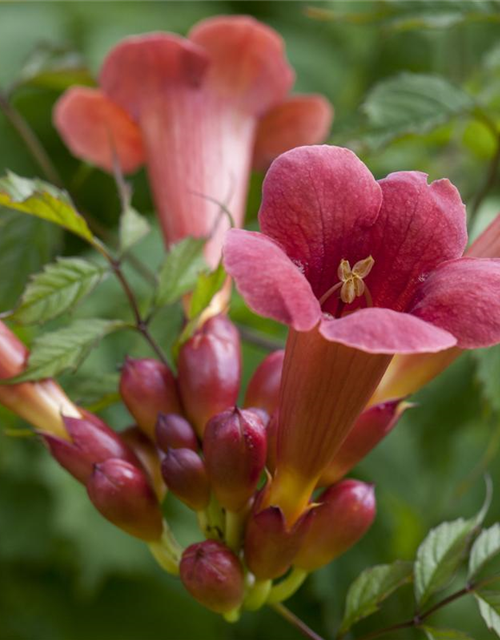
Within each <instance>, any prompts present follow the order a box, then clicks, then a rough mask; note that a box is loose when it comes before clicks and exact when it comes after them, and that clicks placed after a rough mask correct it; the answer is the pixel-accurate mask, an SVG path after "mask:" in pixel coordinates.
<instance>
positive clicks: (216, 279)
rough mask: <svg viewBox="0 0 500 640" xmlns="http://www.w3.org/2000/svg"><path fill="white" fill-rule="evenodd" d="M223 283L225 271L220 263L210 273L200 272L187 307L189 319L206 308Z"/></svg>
mask: <svg viewBox="0 0 500 640" xmlns="http://www.w3.org/2000/svg"><path fill="white" fill-rule="evenodd" d="M225 281H226V270H225V269H224V265H223V264H222V262H221V263H220V264H219V266H218V267H217V269H215V270H214V271H211V272H210V273H204V272H203V271H202V272H201V273H200V275H199V276H198V280H197V282H196V286H195V288H194V291H193V295H192V296H191V303H190V305H189V318H190V319H191V318H196V316H199V315H200V313H201V312H202V311H204V310H205V309H206V308H207V307H208V305H209V304H210V302H211V301H212V298H213V297H214V295H215V294H216V293H217V292H218V291H220V289H221V287H222V286H223V284H224V282H225Z"/></svg>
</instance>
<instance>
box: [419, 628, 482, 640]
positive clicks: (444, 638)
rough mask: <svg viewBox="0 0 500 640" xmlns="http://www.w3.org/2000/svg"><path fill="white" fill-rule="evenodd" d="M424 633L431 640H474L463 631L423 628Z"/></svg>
mask: <svg viewBox="0 0 500 640" xmlns="http://www.w3.org/2000/svg"><path fill="white" fill-rule="evenodd" d="M422 631H424V632H425V635H426V636H427V638H428V639H429V640H473V638H472V637H471V636H470V635H469V634H468V633H464V632H463V631H458V630H457V629H436V628H435V627H428V626H427V625H426V626H424V627H422Z"/></svg>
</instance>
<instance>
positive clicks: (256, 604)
mask: <svg viewBox="0 0 500 640" xmlns="http://www.w3.org/2000/svg"><path fill="white" fill-rule="evenodd" d="M272 584H273V581H272V580H256V581H255V583H254V584H253V585H252V586H251V587H250V588H249V590H248V593H247V596H246V598H245V601H244V603H243V605H244V607H245V609H248V611H257V609H260V608H261V607H262V606H264V605H265V604H266V602H267V601H268V598H269V593H270V591H271V587H272Z"/></svg>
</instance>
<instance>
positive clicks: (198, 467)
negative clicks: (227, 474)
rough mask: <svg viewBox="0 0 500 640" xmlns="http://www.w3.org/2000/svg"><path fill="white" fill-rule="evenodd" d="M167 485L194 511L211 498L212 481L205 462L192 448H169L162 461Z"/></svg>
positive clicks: (203, 506) (162, 470)
mask: <svg viewBox="0 0 500 640" xmlns="http://www.w3.org/2000/svg"><path fill="white" fill-rule="evenodd" d="M161 472H162V475H163V479H164V480H165V483H166V485H167V487H168V488H169V489H170V491H172V493H174V494H175V495H176V496H177V497H178V498H179V500H182V502H184V503H185V504H187V506H188V507H190V508H191V509H193V510H194V511H201V510H202V509H205V508H206V507H207V506H208V502H209V500H210V483H209V481H208V476H207V472H206V469H205V464H204V462H203V460H202V459H201V458H200V456H199V455H198V454H197V453H196V452H195V451H192V450H191V449H169V450H168V452H167V455H166V456H165V458H164V459H163V461H162V463H161Z"/></svg>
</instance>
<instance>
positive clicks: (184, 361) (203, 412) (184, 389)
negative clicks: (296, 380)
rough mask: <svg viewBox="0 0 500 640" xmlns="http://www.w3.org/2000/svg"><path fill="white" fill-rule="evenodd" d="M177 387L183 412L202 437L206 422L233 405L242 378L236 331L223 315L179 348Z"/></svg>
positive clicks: (238, 338) (238, 340) (199, 330)
mask: <svg viewBox="0 0 500 640" xmlns="http://www.w3.org/2000/svg"><path fill="white" fill-rule="evenodd" d="M177 364H178V371H179V390H180V394H181V398H182V402H183V405H184V407H185V410H186V415H187V417H188V418H189V420H190V422H191V423H192V424H193V426H194V427H195V429H196V431H197V433H198V434H199V435H200V436H202V435H203V430H204V428H205V425H206V423H207V421H208V420H209V419H210V418H211V417H212V416H213V415H215V414H217V413H220V412H221V411H224V410H225V409H227V408H228V407H231V406H234V404H235V403H236V401H237V399H238V392H239V387H240V379H241V348H240V337H239V334H238V331H237V330H236V328H235V327H234V325H233V324H232V322H231V321H230V320H229V319H228V318H227V317H226V316H225V315H218V316H213V317H212V318H209V319H208V320H207V321H206V322H205V323H204V324H203V326H202V327H201V328H200V329H198V331H196V333H195V334H194V335H193V336H192V338H190V339H189V340H188V341H187V342H186V343H185V344H184V345H183V346H182V348H181V350H180V352H179V360H178V363H177Z"/></svg>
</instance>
